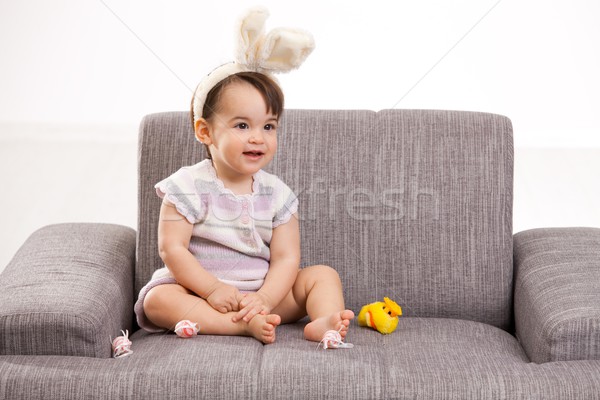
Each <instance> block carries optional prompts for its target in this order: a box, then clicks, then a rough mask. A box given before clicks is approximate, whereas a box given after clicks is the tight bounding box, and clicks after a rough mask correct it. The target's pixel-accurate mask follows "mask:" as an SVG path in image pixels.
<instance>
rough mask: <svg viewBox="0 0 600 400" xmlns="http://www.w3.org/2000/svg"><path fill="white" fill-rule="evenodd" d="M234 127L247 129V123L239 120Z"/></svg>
mask: <svg viewBox="0 0 600 400" xmlns="http://www.w3.org/2000/svg"><path fill="white" fill-rule="evenodd" d="M235 127H236V128H238V129H248V124H247V123H245V122H240V123H239V124H237V125H236V126H235Z"/></svg>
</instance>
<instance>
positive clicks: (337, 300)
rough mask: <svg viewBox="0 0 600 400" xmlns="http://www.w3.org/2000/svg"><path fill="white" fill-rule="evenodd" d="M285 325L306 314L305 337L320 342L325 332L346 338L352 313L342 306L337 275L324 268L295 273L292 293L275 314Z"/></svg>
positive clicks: (305, 269) (321, 266) (308, 268)
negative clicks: (307, 320) (337, 333)
mask: <svg viewBox="0 0 600 400" xmlns="http://www.w3.org/2000/svg"><path fill="white" fill-rule="evenodd" d="M273 313H274V314H279V315H281V317H282V319H283V321H284V322H291V321H295V320H298V319H300V318H302V317H303V316H305V315H306V314H308V316H309V318H310V320H311V322H310V323H308V324H307V325H306V327H305V328H304V337H305V338H306V339H307V340H312V341H315V342H319V341H321V339H323V336H324V335H325V332H327V331H328V330H336V331H338V330H340V329H341V331H340V334H341V335H342V337H345V336H346V333H347V331H348V325H349V324H350V320H351V319H352V318H354V313H353V312H352V311H351V310H346V308H345V306H344V296H343V293H342V283H341V281H340V278H339V275H338V273H337V272H336V271H335V270H334V269H332V268H330V267H328V266H325V265H316V266H312V267H307V268H304V269H302V270H300V272H299V273H298V278H296V282H295V283H294V286H293V288H292V292H291V293H290V294H289V295H288V296H287V297H286V298H285V299H284V300H283V301H282V302H281V304H279V305H278V306H277V307H276V308H275V309H274V310H273Z"/></svg>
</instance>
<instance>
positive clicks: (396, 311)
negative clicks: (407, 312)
mask: <svg viewBox="0 0 600 400" xmlns="http://www.w3.org/2000/svg"><path fill="white" fill-rule="evenodd" d="M383 302H384V303H385V305H386V306H387V308H388V309H389V310H390V311H391V312H392V313H391V316H392V317H397V316H399V315H402V307H400V306H399V305H398V304H397V303H396V302H395V301H393V300H390V298H389V297H384V298H383Z"/></svg>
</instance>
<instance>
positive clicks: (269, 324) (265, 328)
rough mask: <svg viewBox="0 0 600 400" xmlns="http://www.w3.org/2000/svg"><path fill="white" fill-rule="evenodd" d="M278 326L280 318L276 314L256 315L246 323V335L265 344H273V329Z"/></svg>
mask: <svg viewBox="0 0 600 400" xmlns="http://www.w3.org/2000/svg"><path fill="white" fill-rule="evenodd" d="M279 324H281V317H280V316H279V315H277V314H269V315H262V314H257V315H255V316H254V317H253V318H252V319H251V320H250V322H248V333H249V334H250V335H251V336H253V337H254V338H256V339H257V340H259V341H261V342H263V343H265V344H269V343H273V342H275V328H277V326H279Z"/></svg>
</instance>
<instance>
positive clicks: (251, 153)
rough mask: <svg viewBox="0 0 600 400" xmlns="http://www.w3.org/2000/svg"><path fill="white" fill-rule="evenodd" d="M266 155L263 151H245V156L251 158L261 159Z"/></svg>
mask: <svg viewBox="0 0 600 400" xmlns="http://www.w3.org/2000/svg"><path fill="white" fill-rule="evenodd" d="M264 154H265V153H263V152H262V151H245V152H244V155H247V156H250V157H260V156H262V155H264Z"/></svg>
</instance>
